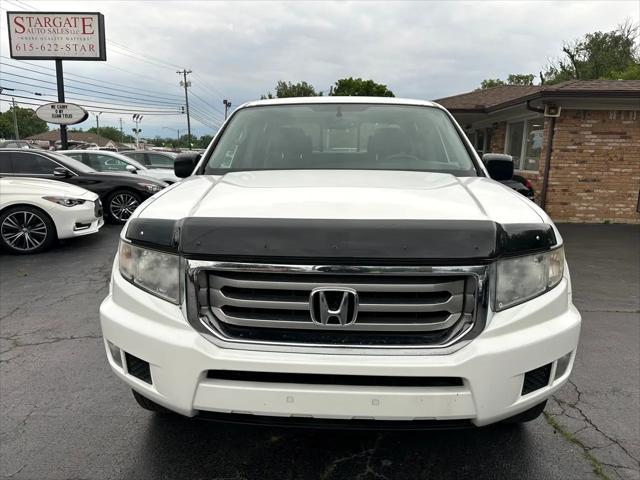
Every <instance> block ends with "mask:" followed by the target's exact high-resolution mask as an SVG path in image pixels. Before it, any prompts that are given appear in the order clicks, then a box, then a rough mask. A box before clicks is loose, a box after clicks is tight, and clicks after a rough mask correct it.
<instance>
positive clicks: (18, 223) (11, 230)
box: [0, 205, 58, 255]
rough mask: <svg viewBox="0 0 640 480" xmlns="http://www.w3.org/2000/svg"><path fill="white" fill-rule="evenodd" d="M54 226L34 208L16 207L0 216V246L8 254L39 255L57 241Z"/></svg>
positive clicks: (45, 215) (44, 214)
mask: <svg viewBox="0 0 640 480" xmlns="http://www.w3.org/2000/svg"><path fill="white" fill-rule="evenodd" d="M57 238H58V234H57V233H56V226H55V224H54V223H53V221H52V220H51V218H50V217H49V215H47V214H46V213H44V212H43V211H42V210H40V209H39V208H36V207H31V206H28V205H17V206H15V207H11V208H7V209H6V210H5V211H3V212H2V214H0V246H2V248H3V249H4V250H6V251H8V252H9V253H13V254H16V255H27V254H30V253H41V252H44V251H46V250H48V249H49V248H51V246H52V245H53V244H54V242H55V241H56V240H57Z"/></svg>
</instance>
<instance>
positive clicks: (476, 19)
mask: <svg viewBox="0 0 640 480" xmlns="http://www.w3.org/2000/svg"><path fill="white" fill-rule="evenodd" d="M26 3H28V4H30V5H32V6H34V7H35V8H37V9H42V10H60V11H65V10H67V11H69V10H70V11H73V10H79V9H82V8H83V7H84V8H86V5H87V4H86V3H83V2H65V1H61V2H41V1H35V0H26ZM54 3H55V6H54ZM4 5H5V7H4V8H8V7H7V6H6V5H7V3H6V2H5V3H4ZM90 9H91V10H94V11H100V12H102V13H103V14H104V15H105V18H106V26H107V39H108V40H111V41H114V42H117V43H118V44H120V45H126V46H127V47H128V48H130V49H132V50H135V52H137V53H138V54H139V55H141V56H143V57H145V58H146V59H147V60H151V61H152V60H156V61H155V63H156V64H155V65H153V64H149V63H147V62H145V61H144V60H142V59H141V58H140V56H134V57H136V58H132V57H131V56H129V55H130V52H128V53H129V55H126V54H125V53H127V52H126V51H122V50H121V49H118V48H117V47H115V46H110V47H108V62H106V63H102V62H68V66H67V67H66V69H67V71H68V72H75V73H80V74H83V75H89V76H92V77H94V78H96V79H97V80H105V81H113V82H118V83H124V84H126V85H130V86H132V87H136V88H142V89H147V90H148V91H150V92H154V93H158V92H159V93H161V94H162V93H166V94H167V95H181V93H182V91H181V90H180V87H179V85H178V82H179V78H178V75H177V74H176V73H175V70H176V68H174V67H172V66H169V65H166V66H158V65H157V59H160V61H161V62H163V63H164V62H166V63H167V64H170V65H174V66H180V67H188V68H191V69H192V70H193V71H194V75H192V76H191V81H192V91H193V92H194V93H195V94H196V95H198V96H199V97H201V98H203V99H205V100H206V101H207V103H209V104H210V105H213V106H215V107H216V108H217V109H218V110H219V111H213V110H212V109H211V108H210V107H208V106H207V105H205V104H204V103H203V102H201V101H200V100H198V99H196V98H194V99H193V103H194V105H195V106H196V107H197V108H198V109H199V110H206V111H207V113H209V114H210V115H212V116H215V117H216V118H220V117H221V113H220V112H221V111H222V109H223V108H222V99H223V97H224V98H229V99H231V101H232V102H233V105H234V106H237V105H239V104H240V103H242V102H244V101H248V100H252V99H255V98H258V97H259V96H260V94H262V93H265V92H267V91H269V90H273V87H274V85H275V83H276V82H277V81H278V80H291V81H301V80H305V81H307V82H309V83H311V84H313V85H314V86H315V87H316V88H317V89H320V90H324V91H325V92H326V91H328V89H329V87H330V85H331V84H333V82H335V80H337V79H338V78H341V77H345V76H356V77H364V78H372V79H374V80H376V81H378V82H381V83H385V84H387V85H388V86H389V88H391V89H392V90H393V91H394V93H395V94H396V95H397V96H404V97H415V98H426V99H432V98H438V97H443V96H446V95H452V94H456V93H460V92H464V91H469V90H472V89H473V88H475V87H477V86H478V85H479V84H480V81H481V80H483V79H484V78H495V77H502V78H505V77H506V76H507V75H508V74H509V73H534V74H536V75H537V73H538V72H539V71H540V70H541V69H542V68H543V67H544V65H545V64H546V62H547V60H548V59H549V58H552V57H555V56H557V55H558V54H559V53H560V48H561V45H562V42H563V41H566V40H571V39H573V38H576V37H579V36H581V35H583V34H584V33H587V32H591V31H596V30H604V31H606V30H611V29H613V28H615V26H616V25H617V24H618V23H620V22H622V21H624V19H625V18H631V19H632V20H635V21H638V7H637V2H636V1H618V2H613V1H611V2H609V1H603V2H595V1H594V2H565V1H557V2H551V1H547V2H544V1H533V2H485V1H483V2H462V1H449V2H435V1H433V2H408V3H405V2H206V1H196V2H188V1H180V2H172V1H144V2H140V1H112V2H106V1H105V2H103V1H93V2H91V8H90ZM2 17H3V20H2V21H3V23H6V19H5V18H4V15H2ZM4 28H5V29H4V30H3V31H2V33H1V34H2V35H3V36H5V35H6V25H4ZM2 54H3V55H5V56H6V55H7V51H6V42H2ZM43 63H47V62H43ZM171 98H172V99H175V98H177V97H171ZM116 117H117V116H114V115H111V119H112V121H113V122H114V123H115V121H116V120H117V119H116ZM108 119H109V116H106V117H103V118H101V123H102V122H103V121H105V120H108ZM125 120H128V119H125ZM145 123H146V125H145V126H143V129H144V132H145V133H146V134H150V133H152V134H155V133H157V134H160V135H168V134H170V132H168V131H167V130H162V126H169V127H173V128H178V127H180V126H182V125H181V124H182V123H184V119H183V118H180V117H176V118H173V117H172V119H171V120H170V119H169V118H162V119H158V118H156V119H152V118H149V120H148V123H147V117H145ZM193 123H194V125H195V126H196V127H195V129H196V133H197V134H202V133H205V132H206V131H207V130H208V128H206V127H202V126H198V122H197V121H195V122H193Z"/></svg>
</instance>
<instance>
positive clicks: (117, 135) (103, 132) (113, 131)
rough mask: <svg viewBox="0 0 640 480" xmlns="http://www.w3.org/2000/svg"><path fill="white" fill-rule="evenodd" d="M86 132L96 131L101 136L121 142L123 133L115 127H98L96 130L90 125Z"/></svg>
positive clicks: (123, 139)
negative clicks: (98, 129)
mask: <svg viewBox="0 0 640 480" xmlns="http://www.w3.org/2000/svg"><path fill="white" fill-rule="evenodd" d="M87 132H90V133H97V134H98V135H100V136H101V137H104V138H108V139H109V140H113V141H114V142H118V143H123V142H124V141H125V138H124V137H125V135H123V133H122V132H121V131H120V130H118V129H117V128H115V127H100V131H96V127H92V128H90V129H89V130H87Z"/></svg>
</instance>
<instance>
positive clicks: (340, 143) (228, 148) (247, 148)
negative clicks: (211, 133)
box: [205, 103, 476, 176]
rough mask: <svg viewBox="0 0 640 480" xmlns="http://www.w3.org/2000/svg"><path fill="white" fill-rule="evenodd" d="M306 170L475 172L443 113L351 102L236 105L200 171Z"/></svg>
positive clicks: (212, 172)
mask: <svg viewBox="0 0 640 480" xmlns="http://www.w3.org/2000/svg"><path fill="white" fill-rule="evenodd" d="M310 168H311V169H351V170H353V169H357V170H416V171H433V172H446V173H453V174H455V175H460V176H475V175H476V172H475V168H474V164H473V161H472V160H471V158H470V156H469V153H468V152H467V150H466V149H465V147H464V144H463V143H462V140H461V138H460V136H459V135H458V132H457V131H456V129H455V128H454V125H453V123H452V122H451V120H450V119H449V118H448V116H447V115H446V113H445V112H443V111H442V110H440V109H438V108H434V107H419V106H404V105H379V104H351V103H348V104H307V105H272V106H260V107H251V108H246V109H241V110H240V111H239V112H238V113H236V114H235V115H234V117H233V119H232V120H231V122H230V123H229V125H228V127H227V128H226V129H225V131H224V132H223V134H222V137H221V138H220V141H219V142H218V144H217V145H216V148H215V150H214V152H213V154H212V155H211V157H210V158H209V161H208V162H207V164H206V167H205V173H207V174H213V175H215V174H224V173H226V172H229V171H234V170H267V169H310Z"/></svg>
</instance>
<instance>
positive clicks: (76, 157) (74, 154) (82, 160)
mask: <svg viewBox="0 0 640 480" xmlns="http://www.w3.org/2000/svg"><path fill="white" fill-rule="evenodd" d="M65 155H66V156H67V157H71V158H74V159H76V160H78V161H79V162H82V163H87V162H85V161H84V159H83V158H82V154H81V153H65Z"/></svg>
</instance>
